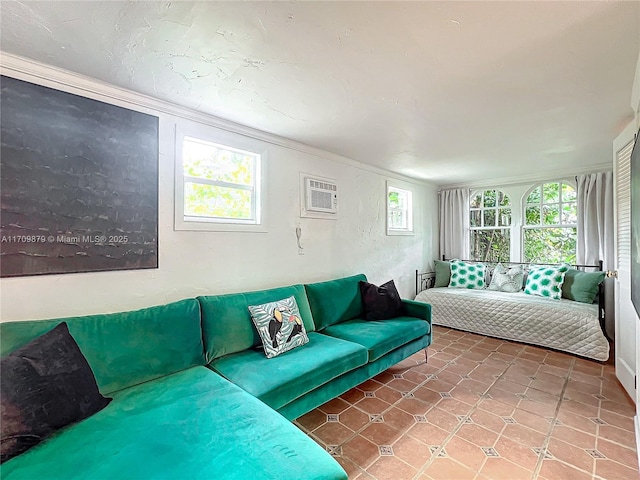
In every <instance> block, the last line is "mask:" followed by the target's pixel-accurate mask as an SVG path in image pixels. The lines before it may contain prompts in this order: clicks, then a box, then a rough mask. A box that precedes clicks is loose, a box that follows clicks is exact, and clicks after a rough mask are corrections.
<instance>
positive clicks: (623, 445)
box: [295, 327, 639, 480]
mask: <svg viewBox="0 0 640 480" xmlns="http://www.w3.org/2000/svg"><path fill="white" fill-rule="evenodd" d="M633 415H634V406H633V403H632V402H631V401H630V400H629V398H628V397H627V396H626V394H625V393H624V392H623V390H622V387H621V386H620V385H619V383H618V382H617V380H616V379H615V373H614V369H613V366H611V365H603V364H600V363H597V362H592V361H588V360H584V359H580V358H577V357H574V356H571V355H565V354H562V353H559V352H553V351H549V350H545V349H542V348H537V347H532V346H527V345H523V344H519V343H513V342H507V341H502V340H497V339H494V338H488V337H483V336H480V335H474V334H470V333H464V332H460V331H457V330H451V329H448V328H443V327H434V341H433V344H432V345H431V346H430V347H429V361H428V363H426V364H425V362H424V352H419V353H416V354H415V355H413V356H411V357H410V358H408V359H406V360H404V361H403V362H400V363H399V364H397V365H395V366H393V367H392V368H390V369H389V370H387V371H385V372H383V373H381V374H380V375H378V376H376V377H375V378H374V379H372V380H368V381H367V382H365V383H363V384H361V385H359V386H358V387H357V388H354V389H352V390H350V391H348V392H346V393H345V394H344V395H341V396H340V397H339V398H336V399H334V400H332V401H330V402H328V403H326V404H325V405H322V406H321V407H319V408H317V409H315V410H313V411H311V412H309V413H308V414H306V415H304V416H302V417H300V418H298V419H297V420H296V421H295V423H296V425H298V426H299V427H300V428H301V429H302V430H303V431H305V432H306V433H307V434H308V435H309V436H310V437H311V438H313V439H314V440H315V441H316V442H318V443H319V444H320V445H321V446H323V447H324V448H326V449H327V450H328V451H329V452H330V453H331V454H332V455H334V456H335V458H336V460H338V461H339V462H340V464H341V465H342V466H343V467H344V469H345V470H346V471H347V473H348V474H349V478H350V479H356V478H357V479H359V480H367V479H376V480H386V479H389V480H403V479H416V480H431V479H432V480H438V479H442V480H458V479H460V480H462V479H477V480H487V479H489V480H497V479H508V480H520V479H522V480H524V479H538V480H574V479H575V480H582V479H607V480H625V479H633V480H638V478H639V475H638V463H637V455H636V447H635V436H634V425H633Z"/></svg>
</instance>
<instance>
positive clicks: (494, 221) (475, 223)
mask: <svg viewBox="0 0 640 480" xmlns="http://www.w3.org/2000/svg"><path fill="white" fill-rule="evenodd" d="M469 213H470V220H471V259H472V260H479V261H483V262H508V261H509V256H510V242H511V236H510V229H509V228H499V227H510V226H511V201H510V200H509V196H508V195H505V194H504V193H502V192H501V191H500V190H485V191H483V192H478V193H477V194H476V195H474V196H473V197H472V198H471V209H470V211H469Z"/></svg>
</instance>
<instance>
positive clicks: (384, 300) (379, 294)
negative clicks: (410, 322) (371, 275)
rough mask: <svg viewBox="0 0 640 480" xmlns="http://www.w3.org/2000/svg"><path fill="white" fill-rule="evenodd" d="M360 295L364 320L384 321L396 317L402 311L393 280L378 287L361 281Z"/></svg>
mask: <svg viewBox="0 0 640 480" xmlns="http://www.w3.org/2000/svg"><path fill="white" fill-rule="evenodd" d="M360 294H361V295H362V307H363V308H364V319H365V320H386V319H389V318H394V317H397V316H398V315H400V313H401V311H402V299H401V298H400V294H399V293H398V289H397V288H396V284H395V283H394V282H393V280H389V281H388V282H387V283H385V284H383V285H380V286H379V287H378V286H376V285H374V284H372V283H367V282H362V281H361V282H360Z"/></svg>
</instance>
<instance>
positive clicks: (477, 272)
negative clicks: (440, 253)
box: [449, 260, 485, 289]
mask: <svg viewBox="0 0 640 480" xmlns="http://www.w3.org/2000/svg"><path fill="white" fill-rule="evenodd" d="M484 270H485V266H484V265H483V264H482V263H467V262H463V261H460V260H451V281H450V282H449V288H469V289H471V288H484Z"/></svg>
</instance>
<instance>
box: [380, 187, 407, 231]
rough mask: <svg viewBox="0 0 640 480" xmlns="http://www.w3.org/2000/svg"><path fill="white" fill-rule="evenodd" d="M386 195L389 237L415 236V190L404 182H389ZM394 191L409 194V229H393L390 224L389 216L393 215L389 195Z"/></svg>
mask: <svg viewBox="0 0 640 480" xmlns="http://www.w3.org/2000/svg"><path fill="white" fill-rule="evenodd" d="M386 187H387V188H386V190H385V192H386V195H385V196H384V199H385V206H386V208H385V211H386V226H387V235H415V231H414V221H413V217H414V215H413V190H411V187H410V186H409V185H408V184H406V183H404V182H399V181H391V180H388V181H387V185H386ZM392 191H400V192H405V193H408V194H409V196H408V202H407V203H408V205H407V228H392V227H391V225H390V223H389V214H390V213H391V210H390V206H389V193H391V192H392Z"/></svg>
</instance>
